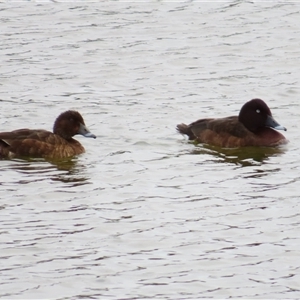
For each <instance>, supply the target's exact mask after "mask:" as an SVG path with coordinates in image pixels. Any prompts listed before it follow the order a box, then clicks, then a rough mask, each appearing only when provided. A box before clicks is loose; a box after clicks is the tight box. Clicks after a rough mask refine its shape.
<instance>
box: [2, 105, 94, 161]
mask: <svg viewBox="0 0 300 300" xmlns="http://www.w3.org/2000/svg"><path fill="white" fill-rule="evenodd" d="M76 134H81V135H83V136H84V137H87V138H96V136H95V135H94V134H92V133H91V132H90V131H89V130H88V129H87V127H86V125H85V123H84V120H83V118H82V116H81V114H80V113H79V112H78V111H74V110H68V111H65V112H63V113H61V114H60V115H59V116H58V117H57V118H56V120H55V122H54V126H53V132H51V131H47V130H43V129H27V128H24V129H17V130H14V131H10V132H0V158H2V159H5V158H22V157H27V158H47V159H63V158H69V157H72V156H75V155H79V154H82V153H84V152H85V149H84V147H83V146H82V145H81V144H80V143H79V142H78V141H77V140H75V139H74V138H73V136H74V135H76Z"/></svg>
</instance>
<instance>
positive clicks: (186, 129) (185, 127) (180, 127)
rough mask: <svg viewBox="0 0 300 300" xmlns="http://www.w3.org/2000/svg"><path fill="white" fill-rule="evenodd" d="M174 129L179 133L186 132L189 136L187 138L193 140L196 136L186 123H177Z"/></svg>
mask: <svg viewBox="0 0 300 300" xmlns="http://www.w3.org/2000/svg"><path fill="white" fill-rule="evenodd" d="M176 129H177V131H178V132H179V133H181V134H186V135H187V136H188V137H189V140H194V139H195V138H196V137H195V135H194V134H193V132H192V130H191V127H190V126H188V125H186V124H183V123H181V124H178V125H177V127H176Z"/></svg>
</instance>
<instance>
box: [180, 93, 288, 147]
mask: <svg viewBox="0 0 300 300" xmlns="http://www.w3.org/2000/svg"><path fill="white" fill-rule="evenodd" d="M277 130H284V131H286V128H285V127H283V126H281V125H280V124H279V123H278V122H277V121H276V120H275V119H274V118H273V116H272V113H271V110H270V108H269V107H268V105H267V104H266V103H265V102H264V101H263V100H262V99H258V98H255V99H252V100H250V101H248V102H246V103H245V104H244V105H243V106H242V108H241V110H240V112H239V115H238V116H231V117H225V118H207V119H200V120H197V121H195V122H193V123H191V124H189V125H186V124H183V123H182V124H178V125H177V131H178V132H179V133H181V134H183V135H187V136H188V138H189V140H193V141H195V142H197V143H204V144H208V145H212V146H217V147H222V148H238V147H252V146H253V147H274V146H279V145H282V144H286V143H287V142H288V140H287V139H286V138H285V137H284V135H283V134H281V133H280V132H278V131H277Z"/></svg>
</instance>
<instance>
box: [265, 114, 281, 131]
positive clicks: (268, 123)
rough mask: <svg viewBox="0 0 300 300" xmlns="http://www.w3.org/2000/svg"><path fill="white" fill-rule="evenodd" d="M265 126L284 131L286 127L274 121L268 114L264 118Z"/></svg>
mask: <svg viewBox="0 0 300 300" xmlns="http://www.w3.org/2000/svg"><path fill="white" fill-rule="evenodd" d="M266 126H268V127H272V128H274V129H277V130H284V131H286V128H285V127H283V126H281V125H280V124H279V123H278V122H277V121H275V119H274V118H273V117H272V116H268V118H267V120H266Z"/></svg>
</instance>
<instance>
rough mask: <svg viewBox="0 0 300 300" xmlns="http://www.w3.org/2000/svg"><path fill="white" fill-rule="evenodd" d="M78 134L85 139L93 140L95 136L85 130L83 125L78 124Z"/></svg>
mask: <svg viewBox="0 0 300 300" xmlns="http://www.w3.org/2000/svg"><path fill="white" fill-rule="evenodd" d="M78 134H81V135H83V136H84V137H87V138H93V139H95V138H96V136H95V135H94V134H92V133H91V132H90V131H89V130H88V129H87V128H86V126H85V125H83V124H80V127H79V130H78Z"/></svg>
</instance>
